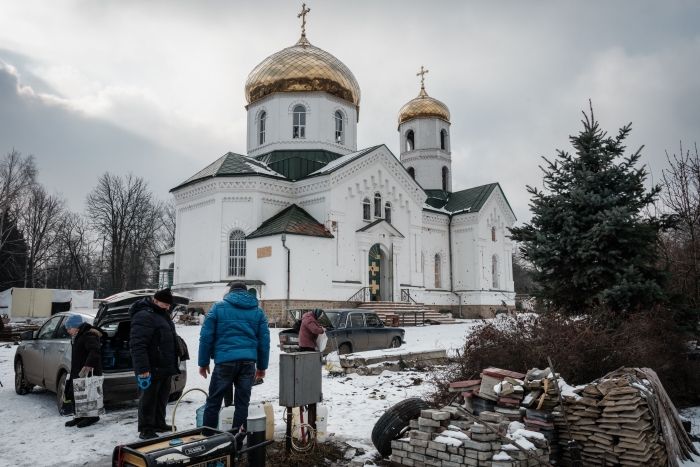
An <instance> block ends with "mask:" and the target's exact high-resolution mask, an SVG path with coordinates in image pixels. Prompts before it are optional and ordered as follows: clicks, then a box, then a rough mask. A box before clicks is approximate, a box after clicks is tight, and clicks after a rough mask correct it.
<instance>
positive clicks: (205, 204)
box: [179, 198, 216, 212]
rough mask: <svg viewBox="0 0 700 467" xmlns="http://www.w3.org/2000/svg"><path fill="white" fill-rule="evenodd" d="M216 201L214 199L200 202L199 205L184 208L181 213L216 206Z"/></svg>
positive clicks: (180, 209)
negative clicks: (211, 205)
mask: <svg viewBox="0 0 700 467" xmlns="http://www.w3.org/2000/svg"><path fill="white" fill-rule="evenodd" d="M215 202H216V200H215V199H214V198H211V199H208V200H205V201H200V202H199V203H194V204H189V205H187V206H183V207H181V208H179V211H181V212H183V211H192V210H194V209H198V208H202V207H204V206H209V205H210V204H214V203H215Z"/></svg>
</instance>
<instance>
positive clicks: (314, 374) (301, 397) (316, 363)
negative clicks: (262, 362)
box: [279, 352, 323, 407]
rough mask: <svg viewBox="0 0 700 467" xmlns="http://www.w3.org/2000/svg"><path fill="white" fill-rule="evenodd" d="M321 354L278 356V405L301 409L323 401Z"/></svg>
mask: <svg viewBox="0 0 700 467" xmlns="http://www.w3.org/2000/svg"><path fill="white" fill-rule="evenodd" d="M322 368H323V363H322V362H321V352H299V353H283V354H280V383H279V384H280V405H281V406H282V407H301V406H302V405H309V404H316V403H318V402H321V401H322V400H323V388H322V384H321V375H322V373H321V369H322Z"/></svg>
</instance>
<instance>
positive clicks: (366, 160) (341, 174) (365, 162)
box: [331, 151, 427, 205]
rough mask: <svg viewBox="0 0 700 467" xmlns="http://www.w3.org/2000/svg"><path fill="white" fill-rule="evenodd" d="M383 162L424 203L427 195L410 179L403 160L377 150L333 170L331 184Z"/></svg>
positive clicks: (402, 184)
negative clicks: (339, 168) (400, 160)
mask: <svg viewBox="0 0 700 467" xmlns="http://www.w3.org/2000/svg"><path fill="white" fill-rule="evenodd" d="M378 162H379V163H383V164H384V166H385V167H386V168H387V169H388V170H389V172H390V173H391V174H392V175H393V176H394V179H395V180H397V182H398V183H399V185H401V186H402V188H403V189H404V190H406V192H407V193H408V194H409V196H411V198H412V199H413V200H414V201H415V202H416V203H418V204H419V205H423V203H424V202H425V200H426V199H427V195H425V193H424V192H423V190H421V189H420V188H417V187H416V186H415V182H413V181H412V180H409V175H408V173H407V172H406V170H405V169H404V168H403V166H402V165H401V162H399V161H397V160H396V159H395V158H393V157H389V156H387V155H386V154H385V153H384V152H381V151H380V152H376V153H374V154H372V155H368V156H365V157H361V158H359V159H358V160H356V161H353V162H351V163H350V164H348V165H347V166H346V167H344V168H343V169H341V170H339V171H337V172H333V173H332V174H331V185H333V186H335V185H338V184H339V183H342V182H343V181H345V179H347V178H348V177H349V176H351V175H353V174H355V173H357V172H359V171H361V170H363V169H364V168H366V167H368V166H370V165H372V164H374V163H378Z"/></svg>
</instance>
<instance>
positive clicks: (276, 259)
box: [246, 235, 290, 300]
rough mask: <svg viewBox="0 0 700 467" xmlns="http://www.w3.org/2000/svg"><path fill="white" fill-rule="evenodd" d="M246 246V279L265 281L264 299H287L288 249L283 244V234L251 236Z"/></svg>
mask: <svg viewBox="0 0 700 467" xmlns="http://www.w3.org/2000/svg"><path fill="white" fill-rule="evenodd" d="M289 237H290V236H288V237H287V238H289ZM288 246H289V245H288ZM246 247H247V250H248V254H247V271H246V279H248V280H259V281H262V282H264V283H265V286H264V293H263V297H262V298H263V299H264V300H282V299H286V298H287V250H285V249H284V247H283V246H282V240H281V236H280V235H271V236H269V237H261V238H251V239H250V240H248V242H247V245H246Z"/></svg>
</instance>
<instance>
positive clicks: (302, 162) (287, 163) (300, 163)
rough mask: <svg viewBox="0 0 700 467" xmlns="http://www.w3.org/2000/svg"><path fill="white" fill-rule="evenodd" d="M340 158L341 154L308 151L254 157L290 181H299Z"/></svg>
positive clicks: (275, 152)
mask: <svg viewBox="0 0 700 467" xmlns="http://www.w3.org/2000/svg"><path fill="white" fill-rule="evenodd" d="M341 157H343V155H342V154H337V153H335V152H330V151H324V150H322V149H310V150H306V151H272V152H268V153H267V154H263V155H261V156H256V157H255V160H257V161H259V162H261V163H264V164H266V165H267V166H268V167H269V168H271V169H272V170H274V171H275V172H278V173H280V174H282V175H284V176H285V177H287V178H288V179H290V180H301V179H302V178H304V177H306V176H307V175H309V174H310V173H312V172H315V171H317V170H319V169H322V168H323V167H325V166H326V165H327V164H328V163H329V162H333V161H334V160H336V159H339V158H341Z"/></svg>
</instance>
